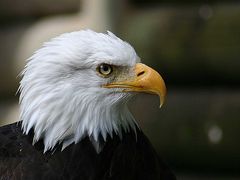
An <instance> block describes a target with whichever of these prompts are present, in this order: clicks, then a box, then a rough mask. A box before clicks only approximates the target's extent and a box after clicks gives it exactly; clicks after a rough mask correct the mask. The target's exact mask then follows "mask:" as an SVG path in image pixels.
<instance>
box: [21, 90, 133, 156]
mask: <svg viewBox="0 0 240 180" xmlns="http://www.w3.org/2000/svg"><path fill="white" fill-rule="evenodd" d="M63 92H64V91H63ZM96 93H97V96H94V94H96ZM99 93H100V92H95V93H94V92H91V91H90V92H87V91H82V92H78V93H77V94H76V93H74V92H72V93H71V92H69V93H67V94H64V95H62V96H55V95H54V93H53V94H52V95H53V96H52V97H50V96H48V97H44V98H39V99H37V101H32V102H31V103H32V106H31V107H32V108H31V107H29V108H28V111H27V112H26V111H25V112H24V113H22V114H21V118H22V119H23V124H22V126H23V130H24V132H25V133H26V134H28V132H29V130H30V129H32V128H34V138H33V144H34V143H35V142H37V141H38V140H39V139H43V141H44V152H46V151H48V150H52V149H53V148H54V147H55V145H56V144H58V143H62V149H64V148H66V147H67V146H68V145H70V144H72V143H78V142H79V141H81V139H83V138H84V137H86V136H89V137H91V139H92V140H93V141H94V142H93V145H94V147H95V149H96V151H97V152H99V151H101V149H99V144H98V143H96V142H98V138H99V136H102V138H103V139H104V140H106V137H107V135H110V136H112V134H113V133H116V134H117V135H119V137H120V138H121V136H122V130H124V131H125V132H127V131H129V130H130V129H133V130H134V131H135V127H136V124H135V121H134V118H133V116H132V115H131V113H130V111H129V109H128V107H127V104H126V102H127V101H126V99H128V98H129V95H128V94H122V95H121V96H119V94H111V95H110V96H108V97H105V96H104V94H103V95H102V96H101V95H99ZM25 99H27V97H25ZM25 99H23V101H22V105H25V104H26V102H24V100H25ZM119 99H124V100H122V101H121V100H119ZM34 103H35V104H34ZM26 105H27V104H26ZM34 107H37V108H34Z"/></svg>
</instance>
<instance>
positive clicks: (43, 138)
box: [0, 30, 175, 180]
mask: <svg viewBox="0 0 240 180" xmlns="http://www.w3.org/2000/svg"><path fill="white" fill-rule="evenodd" d="M22 76H23V77H22V80H21V82H20V87H19V92H20V100H19V103H20V121H19V122H17V123H14V124H10V125H7V126H3V127H1V128H0V179H2V180H3V179H4V180H19V179H20V180H38V179H44V180H47V179H49V180H50V179H51V180H55V179H59V180H60V179H61V180H63V179H66V180H68V179H69V180H70V179H72V180H75V179H76V180H110V179H111V180H155V179H162V180H165V179H166V180H171V179H175V176H174V175H173V173H172V172H171V170H170V169H169V168H168V167H167V166H166V165H165V163H163V162H162V160H160V159H159V157H158V156H157V154H156V152H155V151H154V149H153V147H152V145H151V144H150V142H149V140H148V139H147V138H146V136H145V135H144V134H143V132H142V131H141V130H140V128H139V126H138V124H137V122H136V121H135V120H134V117H133V116H132V114H131V113H130V111H129V109H128V106H127V102H128V101H129V99H130V98H131V97H132V96H133V95H134V94H136V93H138V92H145V93H152V94H157V95H159V96H160V99H161V103H160V104H161V105H162V104H163V102H164V97H165V94H166V87H165V84H164V81H163V79H162V78H161V76H160V75H159V74H158V73H157V72H156V71H155V70H153V69H152V68H150V67H148V66H146V65H144V64H142V63H140V58H139V57H138V56H137V54H136V52H135V50H134V49H133V47H132V46H131V45H129V44H128V43H126V42H124V41H122V40H121V39H119V38H118V37H116V36H115V35H114V34H113V33H111V32H108V33H106V34H105V33H96V32H94V31H91V30H82V31H78V32H71V33H66V34H62V35H60V36H59V37H56V38H54V39H52V40H51V41H50V42H47V43H45V44H44V45H43V47H42V48H41V49H39V50H38V51H36V52H35V54H34V55H33V56H32V57H30V58H29V60H28V62H27V65H26V67H25V69H24V70H23V72H22Z"/></svg>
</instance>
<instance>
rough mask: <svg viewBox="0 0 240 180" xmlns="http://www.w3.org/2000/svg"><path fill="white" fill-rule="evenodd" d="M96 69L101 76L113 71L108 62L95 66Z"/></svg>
mask: <svg viewBox="0 0 240 180" xmlns="http://www.w3.org/2000/svg"><path fill="white" fill-rule="evenodd" d="M97 71H98V72H99V73H100V74H101V75H103V76H108V75H110V74H111V73H112V71H113V68H112V66H111V65H109V64H100V65H99V66H98V67H97Z"/></svg>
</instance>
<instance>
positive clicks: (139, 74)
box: [137, 71, 145, 77]
mask: <svg viewBox="0 0 240 180" xmlns="http://www.w3.org/2000/svg"><path fill="white" fill-rule="evenodd" d="M144 73H145V71H141V72H139V73H138V74H137V77H139V76H141V75H143V74H144Z"/></svg>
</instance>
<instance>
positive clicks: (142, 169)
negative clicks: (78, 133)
mask: <svg viewBox="0 0 240 180" xmlns="http://www.w3.org/2000/svg"><path fill="white" fill-rule="evenodd" d="M40 179H42V180H48V179H49V180H65V179H66V180H155V179H161V180H172V179H175V176H174V175H173V174H172V172H171V171H170V170H169V169H168V167H167V166H166V165H165V164H164V163H163V162H162V161H161V160H159V158H158V156H157V154H156V152H155V151H154V149H153V148H152V146H151V144H150V143H149V141H148V139H147V138H146V136H145V135H144V134H143V133H142V132H141V131H139V130H137V141H136V136H135V134H134V132H129V133H123V138H122V140H120V139H119V137H118V136H117V135H114V136H113V138H111V137H108V138H107V142H106V143H105V145H104V147H103V149H102V151H101V152H100V153H99V154H98V153H96V151H95V149H94V147H93V145H92V143H91V141H90V140H89V138H88V137H86V138H85V139H83V140H82V141H81V142H79V143H78V144H72V145H70V146H68V147H67V148H66V149H64V150H63V151H61V145H59V146H58V147H56V148H55V149H54V151H52V152H47V153H45V154H43V142H42V141H39V142H38V143H36V144H35V145H34V146H32V134H30V135H23V133H22V130H21V123H18V124H17V123H14V124H11V125H7V126H4V127H1V128H0V180H40Z"/></svg>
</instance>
